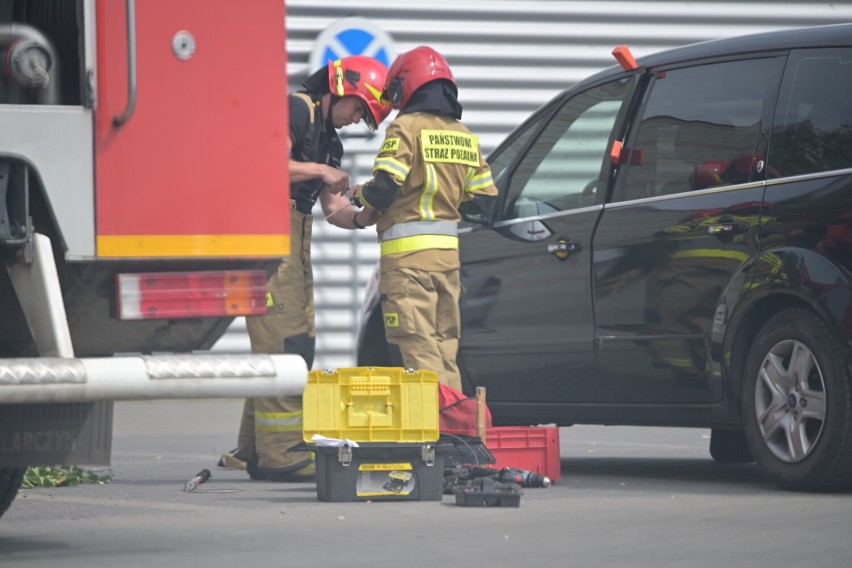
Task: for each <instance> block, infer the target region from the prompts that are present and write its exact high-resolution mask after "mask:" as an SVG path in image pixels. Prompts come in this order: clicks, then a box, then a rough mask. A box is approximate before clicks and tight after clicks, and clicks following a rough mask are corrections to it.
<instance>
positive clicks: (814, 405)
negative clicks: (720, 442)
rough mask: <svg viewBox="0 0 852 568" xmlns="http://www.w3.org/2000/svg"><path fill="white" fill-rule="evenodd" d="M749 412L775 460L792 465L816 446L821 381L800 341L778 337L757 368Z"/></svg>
mask: <svg viewBox="0 0 852 568" xmlns="http://www.w3.org/2000/svg"><path fill="white" fill-rule="evenodd" d="M754 406H755V415H756V416H757V424H758V426H759V428H760V434H761V436H762V437H763V441H764V443H765V444H766V447H767V448H769V450H770V451H771V452H772V454H773V455H774V456H775V457H776V458H778V459H779V460H781V461H783V462H785V463H797V462H800V461H802V460H804V459H805V458H806V457H808V456H809V455H810V454H811V452H812V451H813V449H814V448H815V447H816V444H817V442H818V441H819V437H820V435H821V434H822V431H823V428H824V425H825V414H826V393H825V380H824V377H823V374H822V370H821V369H820V368H819V364H818V363H817V360H816V357H814V354H813V352H812V351H811V350H810V349H809V348H808V347H807V346H806V345H805V344H804V343H802V342H800V341H795V340H785V341H781V342H779V343H777V344H775V346H773V347H772V349H770V350H769V352H768V353H767V354H766V357H765V358H764V359H763V362H762V363H761V365H760V370H759V371H758V380H757V383H756V385H755V397H754Z"/></svg>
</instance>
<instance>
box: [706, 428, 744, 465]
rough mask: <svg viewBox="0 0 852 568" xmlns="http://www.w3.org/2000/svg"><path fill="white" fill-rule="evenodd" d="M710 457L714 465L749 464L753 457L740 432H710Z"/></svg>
mask: <svg viewBox="0 0 852 568" xmlns="http://www.w3.org/2000/svg"><path fill="white" fill-rule="evenodd" d="M710 456H711V457H712V458H713V460H714V461H715V462H716V463H751V462H753V461H754V456H752V455H751V449H750V448H749V447H748V442H747V441H746V437H745V434H744V433H743V431H742V430H712V431H711V432H710Z"/></svg>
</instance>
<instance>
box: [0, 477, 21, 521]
mask: <svg viewBox="0 0 852 568" xmlns="http://www.w3.org/2000/svg"><path fill="white" fill-rule="evenodd" d="M26 471H27V468H25V467H3V468H0V517H2V516H3V513H5V512H6V509H8V508H9V505H11V504H12V501H13V500H14V499H15V495H17V494H18V489H20V488H21V484H22V483H23V482H24V473H25V472H26Z"/></svg>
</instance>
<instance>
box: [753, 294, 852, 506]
mask: <svg viewBox="0 0 852 568" xmlns="http://www.w3.org/2000/svg"><path fill="white" fill-rule="evenodd" d="M743 389H744V391H743V400H742V405H743V406H742V410H743V427H744V431H745V434H746V438H747V440H748V444H749V447H750V448H751V452H752V455H753V456H754V458H755V461H757V464H758V466H759V467H760V468H761V470H762V471H763V472H764V473H765V474H766V475H767V477H769V478H770V479H771V480H773V481H774V482H776V483H777V484H778V485H780V486H781V487H783V488H786V489H793V490H802V491H840V490H844V489H848V488H850V487H851V486H852V386H850V378H849V375H848V373H847V371H846V350H845V347H844V345H843V344H842V343H841V342H840V341H839V340H838V339H837V337H836V336H835V335H834V334H833V333H832V332H831V330H830V329H829V328H828V326H826V325H825V323H823V322H822V321H821V320H820V319H819V318H817V317H816V316H815V315H814V314H813V313H811V312H809V311H806V310H803V309H787V310H784V311H782V312H780V313H779V314H776V315H775V316H773V317H772V318H770V319H769V321H767V322H766V324H765V325H764V326H763V327H762V328H761V330H760V333H759V334H758V336H757V338H756V340H755V342H754V344H753V345H752V347H751V351H750V352H749V356H748V359H747V363H746V376H745V381H744V384H743Z"/></svg>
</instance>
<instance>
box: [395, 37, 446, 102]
mask: <svg viewBox="0 0 852 568" xmlns="http://www.w3.org/2000/svg"><path fill="white" fill-rule="evenodd" d="M438 79H446V80H448V81H449V82H450V83H452V84H453V85H454V86H455V84H456V80H455V79H454V78H453V72H452V71H450V64H449V63H447V60H446V59H444V56H443V55H441V54H440V53H438V52H437V51H435V50H434V49H432V48H431V47H426V46H420V47H415V48H414V49H412V50H411V51H407V52H405V53H402V54H400V55H399V56H398V57H397V58H396V59H395V60H394V62H393V64H392V65H391V68H390V71H389V72H388V78H387V82H386V83H385V92H384V98H385V100H386V101H389V102H390V104H391V106H392V107H393V108H403V107H405V105H406V104H407V103H408V99H410V98H411V95H412V94H414V91H416V90H417V89H419V88H420V87H422V86H423V85H425V84H426V83H429V82H431V81H437V80H438Z"/></svg>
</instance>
